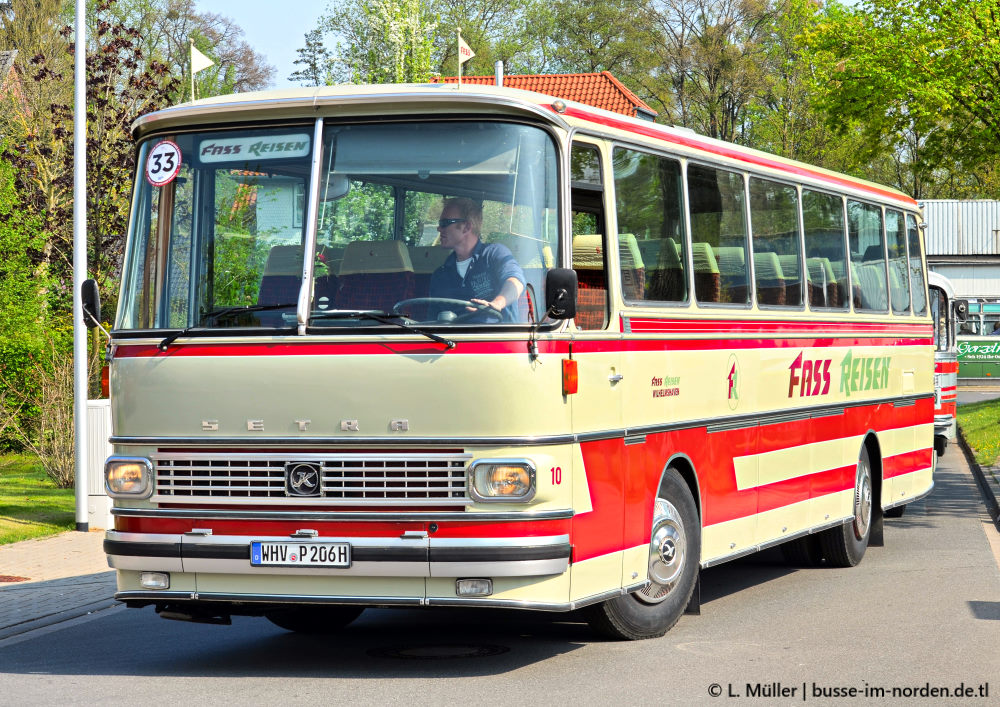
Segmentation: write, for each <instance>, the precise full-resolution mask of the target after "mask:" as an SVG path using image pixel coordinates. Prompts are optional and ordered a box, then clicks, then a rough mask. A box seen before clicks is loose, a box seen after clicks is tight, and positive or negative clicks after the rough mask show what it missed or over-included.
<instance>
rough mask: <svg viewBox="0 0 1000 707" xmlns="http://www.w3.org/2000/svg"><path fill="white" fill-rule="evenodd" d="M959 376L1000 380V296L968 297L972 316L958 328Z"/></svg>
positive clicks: (965, 378)
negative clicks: (987, 298)
mask: <svg viewBox="0 0 1000 707" xmlns="http://www.w3.org/2000/svg"><path fill="white" fill-rule="evenodd" d="M958 377H959V380H980V379H981V380H983V381H993V380H995V381H997V382H1000V299H997V300H992V301H991V300H985V299H974V298H971V297H970V298H969V318H968V320H966V321H965V322H962V324H961V325H960V326H959V330H958Z"/></svg>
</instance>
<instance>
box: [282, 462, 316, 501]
mask: <svg viewBox="0 0 1000 707" xmlns="http://www.w3.org/2000/svg"><path fill="white" fill-rule="evenodd" d="M319 480H320V468H319V464H313V463H311V462H288V463H287V464H285V492H286V493H287V494H288V495H289V496H319V491H320V483H319Z"/></svg>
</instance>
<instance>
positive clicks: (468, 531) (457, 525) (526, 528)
mask: <svg viewBox="0 0 1000 707" xmlns="http://www.w3.org/2000/svg"><path fill="white" fill-rule="evenodd" d="M226 510H227V512H232V511H233V510H234V509H233V508H232V507H231V506H230V507H227V509H226ZM268 510H272V511H273V510H275V509H274V508H269V509H268ZM296 510H297V509H296ZM324 511H327V512H331V513H332V512H334V511H333V510H332V509H330V508H324ZM395 512H399V511H398V510H397V511H395ZM302 523H303V521H301V520H298V521H283V520H206V519H201V518H199V519H185V518H129V517H117V518H115V530H117V531H119V532H128V533H169V534H175V535H176V534H181V533H186V532H189V531H191V530H192V529H193V528H207V529H210V530H212V533H213V535H215V536H227V535H228V536H234V535H235V536H240V535H242V536H250V537H267V536H285V535H291V534H292V533H294V532H296V531H297V530H299V529H300V528H301V527H302ZM308 523H309V527H310V528H312V529H314V530H315V531H316V532H317V533H318V534H319V537H321V538H349V537H365V538H398V537H399V536H400V535H401V534H402V533H403V532H405V531H407V530H420V531H423V532H426V533H428V534H429V535H430V537H433V538H521V537H525V538H527V537H545V536H551V535H568V534H569V532H570V520H569V519H566V520H532V521H517V522H507V521H503V522H496V523H491V522H481V521H478V522H468V521H467V522H462V521H455V522H452V521H435V523H436V525H437V530H435V531H434V532H433V533H431V532H430V529H429V526H430V525H431V521H405V522H402V521H400V522H379V521H371V522H368V521H366V522H360V523H359V522H357V521H336V520H331V521H312V520H311V521H308Z"/></svg>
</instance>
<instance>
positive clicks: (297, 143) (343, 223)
mask: <svg viewBox="0 0 1000 707" xmlns="http://www.w3.org/2000/svg"><path fill="white" fill-rule="evenodd" d="M313 134H314V130H313V125H312V124H301V125H291V126H283V127H274V128H266V129H233V130H213V131H203V132H184V133H178V134H172V135H158V136H156V137H154V138H151V139H149V140H146V141H145V142H144V143H143V144H142V145H141V147H140V151H139V156H138V175H137V184H136V189H135V199H134V203H133V213H132V219H131V233H130V238H129V243H130V246H129V252H128V254H127V263H126V268H127V269H126V273H125V276H124V278H123V281H124V285H123V293H122V302H121V306H120V308H119V315H118V321H117V324H116V328H118V329H124V330H136V329H187V328H191V327H194V328H197V329H209V330H210V329H218V328H233V327H239V328H243V329H246V328H251V329H254V328H257V329H261V330H262V331H263V330H267V331H270V332H273V331H274V330H275V329H286V328H287V329H292V328H294V327H295V326H296V323H297V313H296V309H297V306H298V302H299V299H300V293H301V292H303V281H304V277H305V276H306V275H307V273H310V272H311V278H312V279H311V281H310V283H309V286H308V287H307V288H306V289H305V292H306V293H307V294H308V299H309V303H310V304H309V311H308V312H307V313H306V316H307V323H308V326H309V329H308V331H310V332H313V331H318V332H322V331H327V330H331V329H336V333H339V332H340V331H342V330H343V329H345V328H346V329H350V328H358V327H365V328H368V327H373V326H375V327H384V326H386V325H387V324H391V323H393V322H396V321H399V322H402V323H406V322H421V323H422V324H423V325H424V327H425V328H426V327H427V326H431V327H437V326H477V327H482V326H484V325H488V326H493V325H499V326H504V325H511V324H523V323H527V322H530V321H532V320H534V319H537V318H538V316H539V313H538V304H537V303H538V301H539V299H542V301H544V289H543V288H544V281H545V272H546V270H547V269H549V268H551V267H556V266H557V265H558V263H557V262H556V258H557V257H558V247H557V238H558V231H559V228H558V197H557V195H558V171H557V164H558V161H557V157H556V148H555V143H554V141H553V139H552V138H551V137H550V136H549V135H548V133H546V132H545V131H544V130H542V129H540V128H537V127H533V126H529V125H522V124H512V123H503V122H493V121H453V122H444V121H440V122H392V123H379V124H351V125H347V124H335V125H327V126H326V128H325V130H324V133H323V139H322V144H321V145H319V149H320V154H319V156H318V159H319V162H320V168H319V180H318V184H317V187H316V192H318V193H317V195H316V208H315V211H314V213H315V214H316V216H315V219H314V224H315V236H314V239H315V240H314V241H313V240H312V239H311V238H310V234H309V230H310V229H309V228H308V226H309V221H310V219H309V214H310V209H309V199H310V194H311V191H312V187H311V179H312V177H311V175H312V174H313V173H314V172H313V171H312V169H313V158H314V146H313V144H312V142H313ZM313 242H314V245H308V244H309V243H313ZM307 247H308V249H309V250H310V251H312V252H310V253H309V254H308V255H309V259H310V261H311V262H307V258H306V252H307V251H306V249H307ZM373 313H374V314H375V315H376V317H372V316H370V315H371V314H373ZM386 316H388V317H390V318H391V321H390V322H387V321H385V317H386ZM331 333H334V332H331Z"/></svg>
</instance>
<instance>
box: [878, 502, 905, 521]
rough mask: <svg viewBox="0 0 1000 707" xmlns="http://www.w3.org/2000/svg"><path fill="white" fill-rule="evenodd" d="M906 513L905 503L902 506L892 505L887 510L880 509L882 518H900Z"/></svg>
mask: <svg viewBox="0 0 1000 707" xmlns="http://www.w3.org/2000/svg"><path fill="white" fill-rule="evenodd" d="M904 513H906V504H905V503H904V504H903V505H902V506H893V507H892V508H890V509H889V510H886V511H882V517H883V518H902V517H903V514H904Z"/></svg>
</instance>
